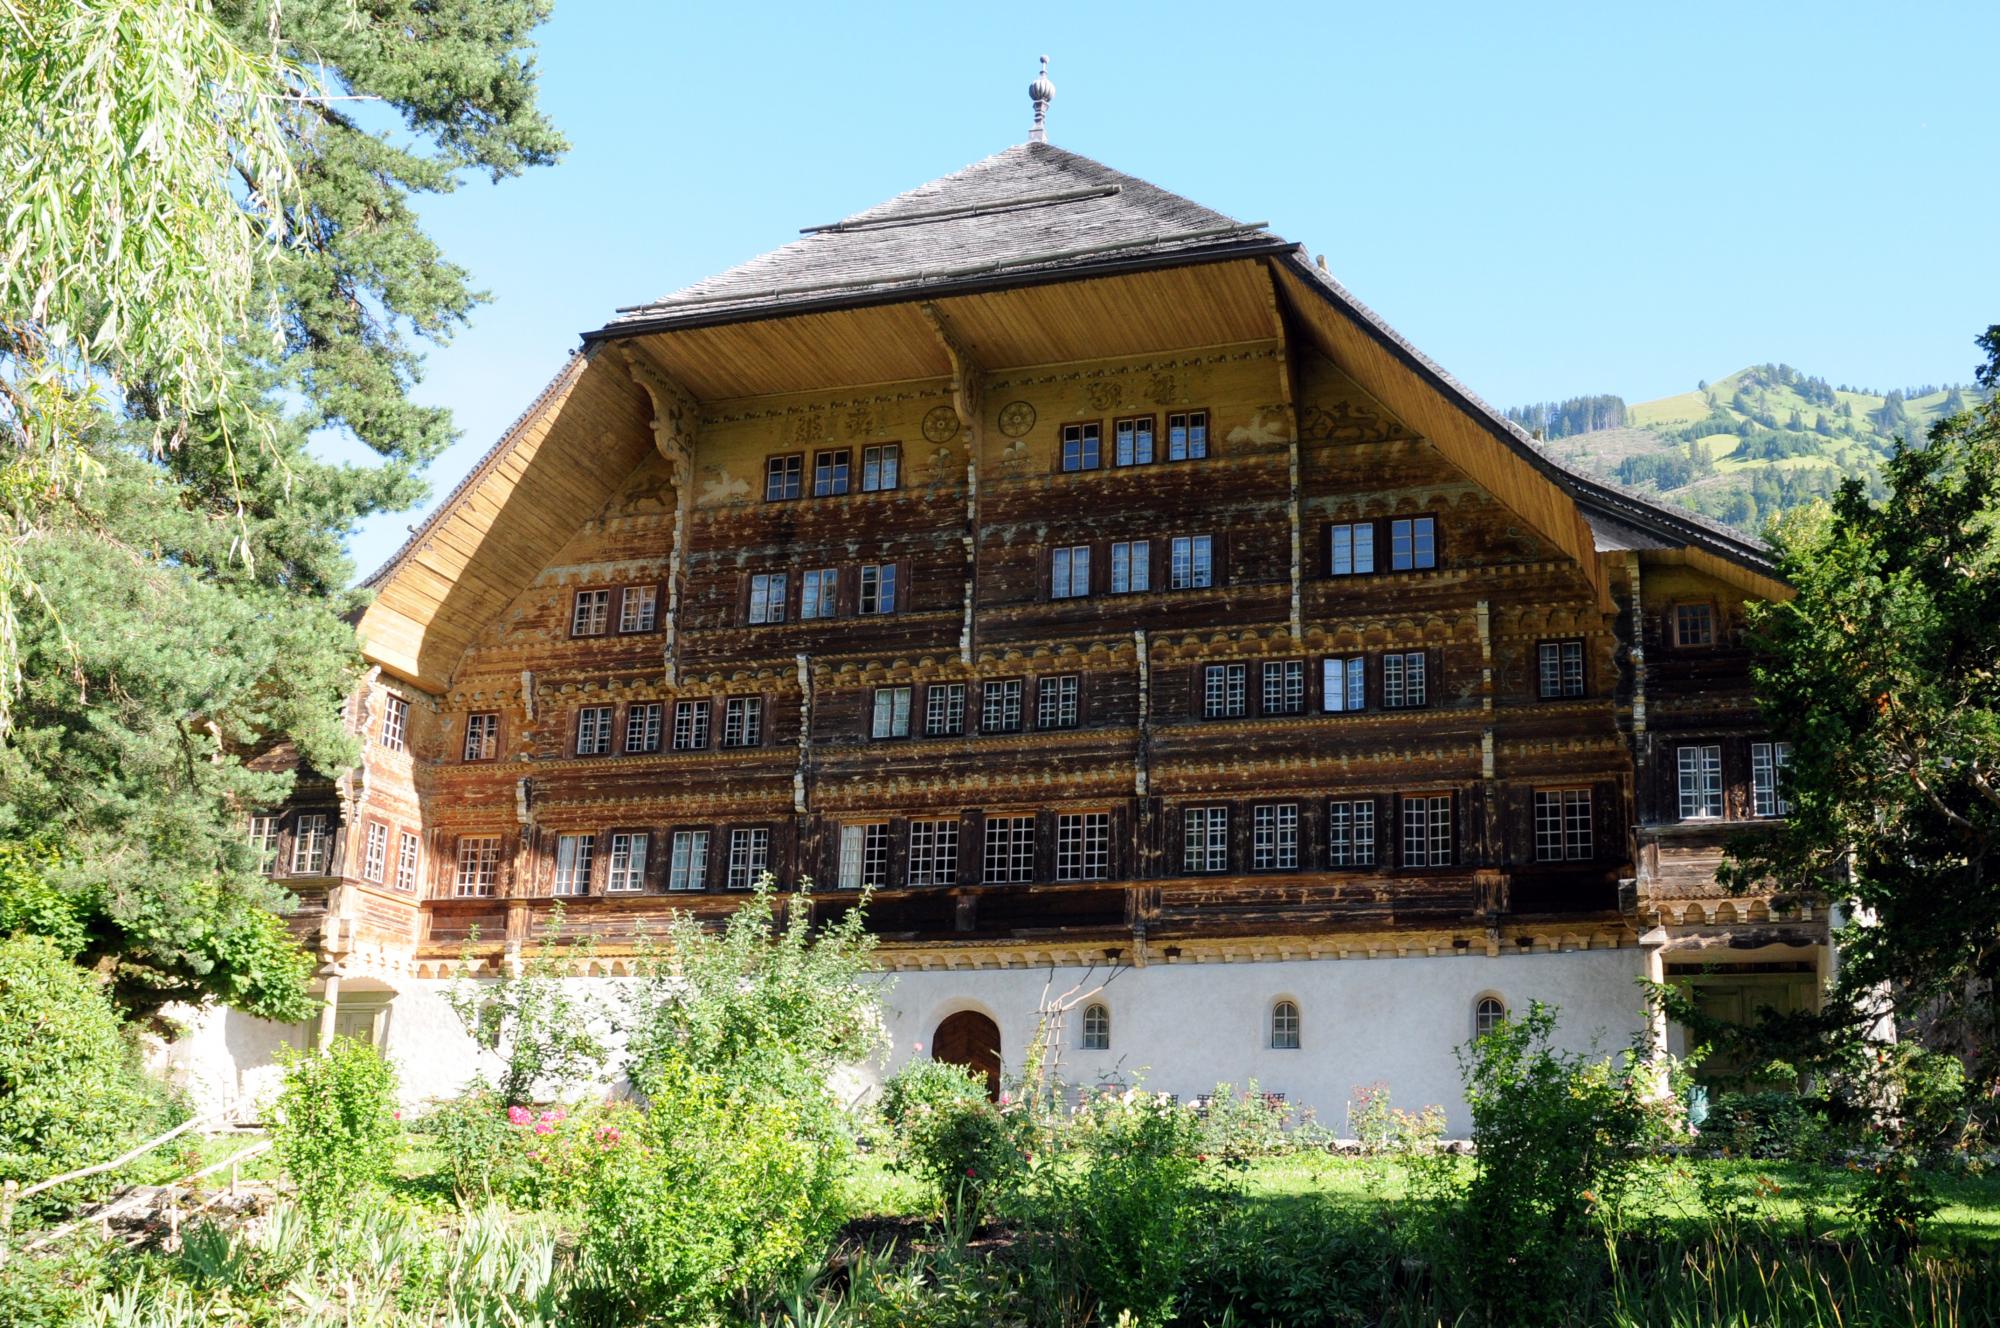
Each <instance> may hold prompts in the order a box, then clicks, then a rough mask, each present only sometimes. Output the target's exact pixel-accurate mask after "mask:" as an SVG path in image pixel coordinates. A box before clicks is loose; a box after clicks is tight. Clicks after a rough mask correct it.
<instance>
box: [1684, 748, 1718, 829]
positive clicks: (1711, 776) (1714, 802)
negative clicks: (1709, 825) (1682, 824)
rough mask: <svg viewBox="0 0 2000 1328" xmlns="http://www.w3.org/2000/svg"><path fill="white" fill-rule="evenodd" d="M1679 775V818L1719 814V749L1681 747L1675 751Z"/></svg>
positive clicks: (1686, 818)
mask: <svg viewBox="0 0 2000 1328" xmlns="http://www.w3.org/2000/svg"><path fill="white" fill-rule="evenodd" d="M1676 756H1677V758H1678V764H1679V766H1680V777H1681V819H1682V820H1683V821H1692V820H1698V819H1701V818H1705V817H1713V816H1720V815H1722V748H1720V747H1683V748H1681V749H1680V750H1679V751H1678V752H1677V753H1676Z"/></svg>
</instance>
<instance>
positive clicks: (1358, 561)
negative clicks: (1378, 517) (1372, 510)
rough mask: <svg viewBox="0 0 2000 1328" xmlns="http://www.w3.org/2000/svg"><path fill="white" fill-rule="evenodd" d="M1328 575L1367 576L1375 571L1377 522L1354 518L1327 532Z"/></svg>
mask: <svg viewBox="0 0 2000 1328" xmlns="http://www.w3.org/2000/svg"><path fill="white" fill-rule="evenodd" d="M1326 570H1327V574H1328V575H1329V576H1366V575H1368V573H1370V572H1372V571H1374V570H1375V523H1374V522H1372V521H1355V522H1351V523H1347V524H1344V525H1338V526H1329V527H1327V531H1326Z"/></svg>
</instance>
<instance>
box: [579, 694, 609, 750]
mask: <svg viewBox="0 0 2000 1328" xmlns="http://www.w3.org/2000/svg"><path fill="white" fill-rule="evenodd" d="M610 750H611V707H610V706H585V707H583V708H582V709H581V710H579V711H577V712H576V754H577V755H578V756H602V755H604V753H606V752H608V751H610Z"/></svg>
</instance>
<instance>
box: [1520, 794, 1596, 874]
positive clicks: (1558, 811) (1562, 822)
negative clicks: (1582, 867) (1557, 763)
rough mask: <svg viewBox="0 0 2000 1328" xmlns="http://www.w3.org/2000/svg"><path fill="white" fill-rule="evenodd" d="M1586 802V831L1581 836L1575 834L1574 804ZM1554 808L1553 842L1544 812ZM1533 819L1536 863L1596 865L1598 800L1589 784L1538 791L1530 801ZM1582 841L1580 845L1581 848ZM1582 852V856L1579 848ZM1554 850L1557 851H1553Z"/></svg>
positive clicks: (1584, 823) (1584, 820)
mask: <svg viewBox="0 0 2000 1328" xmlns="http://www.w3.org/2000/svg"><path fill="white" fill-rule="evenodd" d="M1579 797H1580V798H1582V799H1583V828H1582V833H1581V835H1580V836H1578V835H1577V834H1575V833H1574V827H1575V823H1576V822H1575V817H1574V816H1573V814H1572V812H1571V806H1572V800H1574V799H1576V798H1579ZM1550 805H1552V806H1553V807H1554V809H1555V816H1554V820H1553V822H1552V824H1553V825H1554V827H1555V830H1554V838H1553V840H1546V839H1545V838H1544V835H1543V829H1542V826H1543V821H1544V817H1543V809H1544V807H1545V806H1550ZM1529 807H1530V815H1531V816H1532V817H1533V821H1534V824H1533V827H1532V829H1533V832H1534V834H1533V838H1534V845H1535V861H1536V862H1538V863H1545V864H1546V863H1558V862H1595V861H1596V860H1597V820H1596V817H1597V798H1596V795H1595V792H1594V791H1593V790H1592V789H1591V787H1590V786H1589V785H1587V784H1566V785H1560V786H1557V787H1551V788H1537V789H1535V790H1534V791H1533V794H1532V796H1531V797H1530V798H1529ZM1579 839H1580V841H1581V842H1580V845H1579V842H1578V841H1579ZM1579 847H1581V848H1582V850H1583V851H1582V852H1578V851H1577V850H1578V848H1579ZM1551 849H1553V851H1550V850H1551Z"/></svg>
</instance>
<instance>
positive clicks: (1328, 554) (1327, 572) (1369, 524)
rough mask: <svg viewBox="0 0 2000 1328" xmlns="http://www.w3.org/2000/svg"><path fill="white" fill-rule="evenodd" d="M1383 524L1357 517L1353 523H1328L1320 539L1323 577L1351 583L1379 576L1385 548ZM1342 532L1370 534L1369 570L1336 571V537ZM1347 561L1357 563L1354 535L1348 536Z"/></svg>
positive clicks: (1371, 518) (1370, 518)
mask: <svg viewBox="0 0 2000 1328" xmlns="http://www.w3.org/2000/svg"><path fill="white" fill-rule="evenodd" d="M1381 524H1382V523H1381V522H1380V521H1379V520H1377V519H1375V518H1373V517H1357V518H1356V519H1354V520H1352V521H1329V522H1327V523H1326V525H1325V527H1324V531H1325V533H1324V534H1323V535H1321V537H1320V547H1321V550H1322V556H1321V560H1320V567H1321V575H1322V576H1324V577H1325V578H1326V579H1327V580H1329V581H1351V580H1353V579H1355V578H1357V577H1364V576H1379V575H1380V574H1381V572H1382V560H1381V558H1380V557H1379V556H1378V555H1379V554H1380V552H1381V549H1382V546H1383V537H1382V531H1381V529H1380V526H1381ZM1342 530H1345V531H1349V532H1353V531H1356V530H1365V531H1367V532H1368V567H1367V570H1365V571H1363V570H1359V569H1351V570H1349V571H1345V572H1342V571H1337V570H1335V568H1334V558H1333V541H1334V535H1335V532H1337V531H1342ZM1347 561H1348V562H1349V564H1350V565H1351V564H1352V563H1353V562H1354V561H1355V559H1354V536H1353V535H1352V533H1350V534H1349V535H1348V541H1347Z"/></svg>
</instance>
